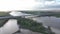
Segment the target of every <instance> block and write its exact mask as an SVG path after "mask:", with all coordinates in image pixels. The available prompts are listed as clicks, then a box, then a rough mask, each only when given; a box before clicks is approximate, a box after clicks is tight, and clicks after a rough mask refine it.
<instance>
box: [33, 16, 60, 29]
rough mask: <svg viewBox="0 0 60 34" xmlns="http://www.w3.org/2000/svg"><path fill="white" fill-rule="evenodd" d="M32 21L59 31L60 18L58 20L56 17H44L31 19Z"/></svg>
mask: <svg viewBox="0 0 60 34" xmlns="http://www.w3.org/2000/svg"><path fill="white" fill-rule="evenodd" d="M33 20H35V21H37V22H39V23H43V25H46V26H51V27H54V28H58V29H60V18H58V17H54V16H51V17H48V16H45V17H37V18H33Z"/></svg>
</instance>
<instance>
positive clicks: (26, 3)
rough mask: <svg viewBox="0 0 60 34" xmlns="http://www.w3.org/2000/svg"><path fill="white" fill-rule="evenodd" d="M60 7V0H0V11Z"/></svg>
mask: <svg viewBox="0 0 60 34" xmlns="http://www.w3.org/2000/svg"><path fill="white" fill-rule="evenodd" d="M37 9H39V10H40V9H60V0H0V11H9V10H37Z"/></svg>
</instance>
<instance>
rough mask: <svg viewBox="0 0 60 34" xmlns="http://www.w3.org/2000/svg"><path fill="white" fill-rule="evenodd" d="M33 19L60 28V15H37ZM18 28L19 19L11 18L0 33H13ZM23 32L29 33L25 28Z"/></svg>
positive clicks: (0, 29)
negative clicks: (59, 16)
mask: <svg viewBox="0 0 60 34" xmlns="http://www.w3.org/2000/svg"><path fill="white" fill-rule="evenodd" d="M32 19H33V20H35V21H37V22H39V23H43V25H46V26H51V27H54V28H58V29H60V18H58V17H54V16H51V17H48V16H45V17H36V18H32ZM18 30H19V27H18V24H17V20H16V19H10V20H8V21H7V23H6V24H5V25H4V26H3V27H1V28H0V34H12V33H14V32H16V31H18ZM23 32H24V33H25V32H26V33H27V31H25V30H23ZM29 32H30V31H29ZM37 34H38V33H37ZM59 34H60V33H59Z"/></svg>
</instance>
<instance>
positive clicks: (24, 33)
mask: <svg viewBox="0 0 60 34" xmlns="http://www.w3.org/2000/svg"><path fill="white" fill-rule="evenodd" d="M20 31H21V32H20V33H16V34H41V33H38V32H33V31H31V30H28V29H20Z"/></svg>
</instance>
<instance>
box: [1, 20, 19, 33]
mask: <svg viewBox="0 0 60 34" xmlns="http://www.w3.org/2000/svg"><path fill="white" fill-rule="evenodd" d="M18 30H19V28H18V25H17V20H16V19H10V20H8V22H7V23H6V24H5V25H4V26H3V27H1V28H0V34H12V33H14V32H16V31H18Z"/></svg>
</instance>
